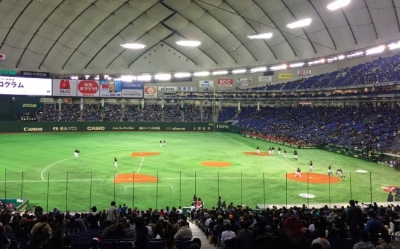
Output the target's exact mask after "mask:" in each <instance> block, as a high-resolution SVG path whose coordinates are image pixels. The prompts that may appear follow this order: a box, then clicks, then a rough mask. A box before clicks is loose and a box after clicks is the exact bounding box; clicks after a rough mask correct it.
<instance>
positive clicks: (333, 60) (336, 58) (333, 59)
mask: <svg viewBox="0 0 400 249" xmlns="http://www.w3.org/2000/svg"><path fill="white" fill-rule="evenodd" d="M345 58H346V56H344V55H339V56H335V57H332V58H328V59H326V60H327V61H328V63H332V62H335V61H341V60H344V59H345Z"/></svg>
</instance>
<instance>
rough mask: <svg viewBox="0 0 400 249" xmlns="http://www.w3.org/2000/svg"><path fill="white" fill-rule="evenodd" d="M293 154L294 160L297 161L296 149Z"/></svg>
mask: <svg viewBox="0 0 400 249" xmlns="http://www.w3.org/2000/svg"><path fill="white" fill-rule="evenodd" d="M293 154H294V159H296V160H297V150H296V149H295V150H294V151H293Z"/></svg>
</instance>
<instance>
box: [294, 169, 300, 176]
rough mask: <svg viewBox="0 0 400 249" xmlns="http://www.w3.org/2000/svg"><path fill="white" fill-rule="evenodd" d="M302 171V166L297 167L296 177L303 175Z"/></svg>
mask: <svg viewBox="0 0 400 249" xmlns="http://www.w3.org/2000/svg"><path fill="white" fill-rule="evenodd" d="M300 172H301V169H300V168H297V170H296V174H295V175H294V177H301V174H300Z"/></svg>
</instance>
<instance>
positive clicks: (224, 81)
mask: <svg viewBox="0 0 400 249" xmlns="http://www.w3.org/2000/svg"><path fill="white" fill-rule="evenodd" d="M218 86H233V79H218Z"/></svg>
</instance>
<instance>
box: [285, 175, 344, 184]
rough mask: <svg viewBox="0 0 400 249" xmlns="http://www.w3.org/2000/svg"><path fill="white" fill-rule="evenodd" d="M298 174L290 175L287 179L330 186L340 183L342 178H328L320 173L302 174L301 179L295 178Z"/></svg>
mask: <svg viewBox="0 0 400 249" xmlns="http://www.w3.org/2000/svg"><path fill="white" fill-rule="evenodd" d="M295 174H296V173H289V174H287V175H286V177H287V178H288V179H290V180H293V181H298V182H308V183H312V184H330V183H338V182H340V178H339V177H336V176H328V175H325V174H318V173H302V174H301V177H295Z"/></svg>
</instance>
